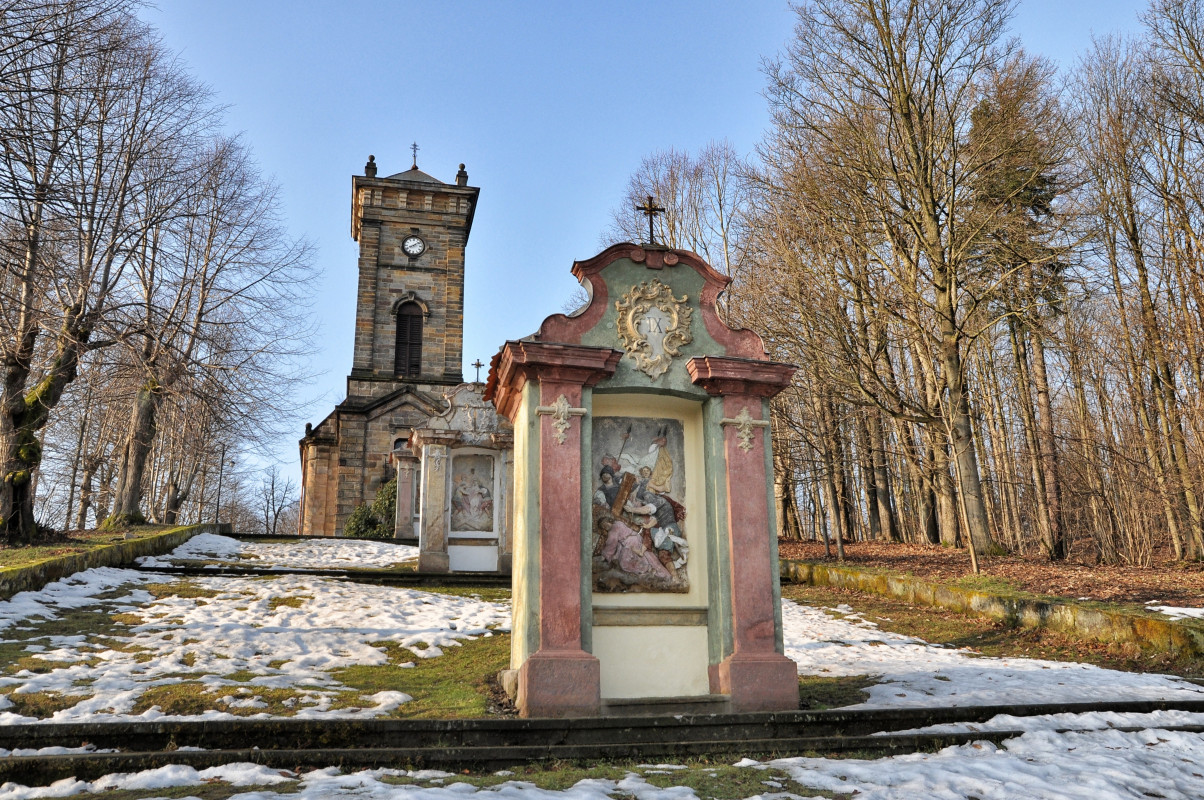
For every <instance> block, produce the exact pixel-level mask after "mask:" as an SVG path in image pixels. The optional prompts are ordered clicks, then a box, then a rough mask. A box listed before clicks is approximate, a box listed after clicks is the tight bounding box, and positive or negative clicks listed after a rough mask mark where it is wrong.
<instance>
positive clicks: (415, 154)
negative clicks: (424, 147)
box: [410, 142, 418, 169]
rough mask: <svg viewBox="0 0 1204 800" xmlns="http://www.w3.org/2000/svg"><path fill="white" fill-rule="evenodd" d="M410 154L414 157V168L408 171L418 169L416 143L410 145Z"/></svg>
mask: <svg viewBox="0 0 1204 800" xmlns="http://www.w3.org/2000/svg"><path fill="white" fill-rule="evenodd" d="M410 153H411V155H413V156H414V166H412V167H410V169H418V142H414V143H413V144H412V145H410Z"/></svg>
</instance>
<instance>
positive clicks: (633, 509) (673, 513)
mask: <svg viewBox="0 0 1204 800" xmlns="http://www.w3.org/2000/svg"><path fill="white" fill-rule="evenodd" d="M593 453H594V459H595V464H594V468H593V470H592V473H593V477H592V481H593V523H594V524H593V536H594V549H593V553H594V555H593V584H594V590H595V591H598V592H686V591H689V588H690V583H689V580H688V578H687V576H686V563H687V562H688V560H689V557H690V546H689V543H688V542H687V537H686V507H685V505H683V503H684V502H685V496H686V478H685V435H684V431H683V428H682V423H681V421H680V420H676V419H650V418H646V417H597V418H595V419H594V421H593Z"/></svg>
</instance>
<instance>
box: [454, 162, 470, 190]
mask: <svg viewBox="0 0 1204 800" xmlns="http://www.w3.org/2000/svg"><path fill="white" fill-rule="evenodd" d="M467 185H468V173H467V172H465V171H464V165H463V164H461V165H460V171H459V172H457V173H456V186H467Z"/></svg>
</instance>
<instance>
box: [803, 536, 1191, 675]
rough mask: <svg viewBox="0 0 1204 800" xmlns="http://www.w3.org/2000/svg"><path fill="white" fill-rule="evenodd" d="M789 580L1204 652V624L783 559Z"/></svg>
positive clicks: (1103, 639) (1146, 646)
mask: <svg viewBox="0 0 1204 800" xmlns="http://www.w3.org/2000/svg"><path fill="white" fill-rule="evenodd" d="M781 573H782V580H783V581H790V582H792V583H807V584H811V585H813V586H835V587H839V588H842V589H853V590H856V591H859V592H869V593H872V594H878V595H883V596H885V597H893V598H896V599H898V600H904V601H906V602H908V603H912V604H915V605H926V606H935V607H937V608H947V609H950V610H952V611H959V612H961V613H963V614H974V615H976V616H980V617H989V618H991V619H997V620H999V621H1001V622H1004V623H1007V624H1009V625H1016V626H1019V627H1022V628H1051V629H1053V630H1057V631H1060V632H1062V633H1067V634H1071V635H1074V636H1079V637H1082V638H1085V639H1095V640H1097V641H1101V642H1121V643H1124V642H1130V643H1133V644H1136V645H1138V646H1140V647H1142V648H1144V649H1148V650H1156V651H1160V652H1167V653H1174V654H1176V655H1187V656H1195V657H1199V656H1204V628H1201V627H1198V626H1196V625H1191V624H1185V623H1182V622H1178V621H1174V620H1164V619H1156V618H1153V617H1147V616H1143V615H1140V614H1133V613H1130V612H1125V611H1111V610H1104V609H1099V608H1092V607H1089V606H1082V605H1078V604H1076V603H1072V602H1050V601H1045V600H1033V599H1028V598H1022V597H1008V596H1001V595H994V594H989V593H987V592H983V591H979V590H976V589H965V588H961V587H957V586H947V585H944V584H940V583H932V582H929V581H924V580H920V579H918V578H912V577H908V576H904V575H888V574H882V573H876V572H866V571H863V570H859V569H856V568H855V567H847V566H835V565H831V566H830V565H826V564H812V563H809V562H806V561H792V560H788V559H782V561H781Z"/></svg>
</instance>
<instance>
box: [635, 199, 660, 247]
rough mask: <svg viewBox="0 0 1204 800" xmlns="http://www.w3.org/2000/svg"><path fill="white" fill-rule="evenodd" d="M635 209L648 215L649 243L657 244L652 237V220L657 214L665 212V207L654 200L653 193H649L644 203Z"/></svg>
mask: <svg viewBox="0 0 1204 800" xmlns="http://www.w3.org/2000/svg"><path fill="white" fill-rule="evenodd" d="M635 210H636V211H639V212H640V213H643V214H647V215H648V244H656V239H654V238H653V237H652V220H653V219H655V218H656V215H657V214H663V213H665V209H663V208H662V207H660V206H658V205H656V204H655V203H654V202H652V195H648V199H647V200H645V201H644V203H643V205H638V206H636V207H635Z"/></svg>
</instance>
